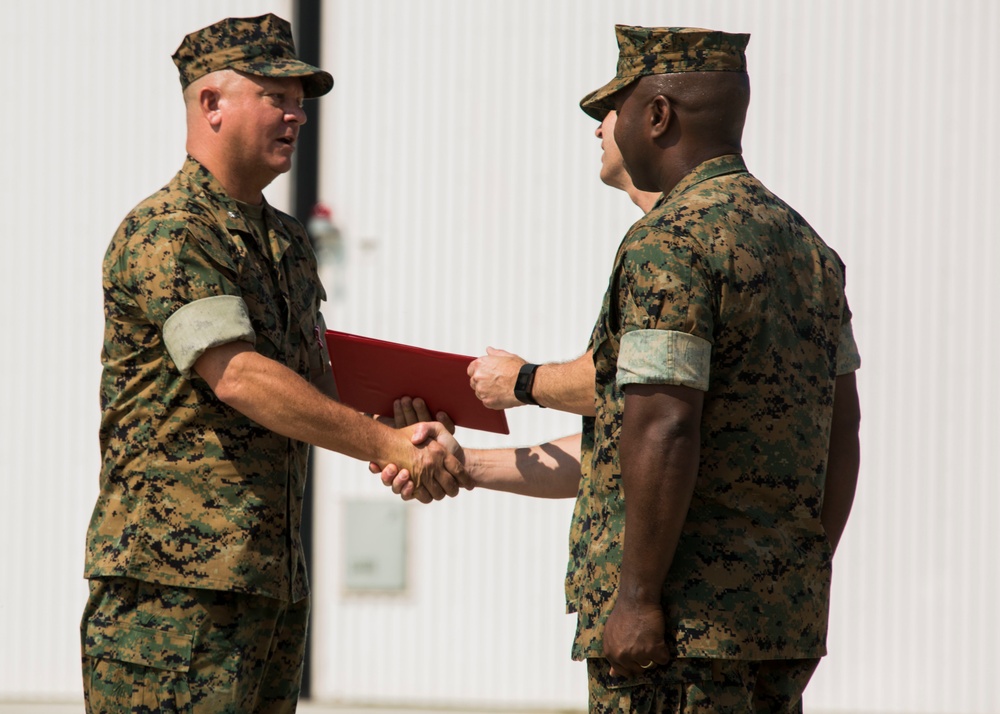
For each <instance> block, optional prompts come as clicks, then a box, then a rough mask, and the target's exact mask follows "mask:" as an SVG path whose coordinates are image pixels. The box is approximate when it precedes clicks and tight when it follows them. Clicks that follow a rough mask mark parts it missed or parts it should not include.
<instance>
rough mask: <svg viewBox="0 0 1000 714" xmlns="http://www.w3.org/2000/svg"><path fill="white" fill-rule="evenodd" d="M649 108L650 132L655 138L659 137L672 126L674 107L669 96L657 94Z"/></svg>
mask: <svg viewBox="0 0 1000 714" xmlns="http://www.w3.org/2000/svg"><path fill="white" fill-rule="evenodd" d="M649 110H650V111H649V122H650V126H649V129H650V134H651V135H652V137H653V138H654V139H659V138H660V137H661V136H664V135H665V134H666V133H667V129H669V128H670V122H671V121H672V120H673V117H674V111H673V107H672V106H671V105H670V100H669V99H668V98H667V97H665V96H663V95H662V94H657V95H656V96H655V97H653V99H652V101H650V103H649Z"/></svg>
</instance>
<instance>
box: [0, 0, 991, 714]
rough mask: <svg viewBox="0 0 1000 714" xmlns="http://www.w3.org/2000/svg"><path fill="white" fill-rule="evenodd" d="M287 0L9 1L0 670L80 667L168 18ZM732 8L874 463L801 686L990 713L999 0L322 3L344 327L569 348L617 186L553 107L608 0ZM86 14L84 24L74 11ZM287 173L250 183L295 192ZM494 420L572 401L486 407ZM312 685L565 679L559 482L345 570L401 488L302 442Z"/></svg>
mask: <svg viewBox="0 0 1000 714" xmlns="http://www.w3.org/2000/svg"><path fill="white" fill-rule="evenodd" d="M290 5H291V3H290V2H287V1H286V2H279V3H276V4H275V3H268V4H266V5H265V4H264V3H260V2H256V1H250V0H247V1H243V0H232V1H226V0H210V1H207V2H200V3H196V4H194V3H179V4H174V5H170V6H169V7H168V6H167V5H163V4H157V3H151V4H150V3H133V2H127V1H126V0H114V1H112V2H105V3H100V4H98V5H93V4H90V5H85V4H80V3H72V2H69V1H68V0H63V1H59V0H44V1H41V2H35V3H24V2H20V3H13V4H12V6H11V7H10V8H8V9H7V18H8V20H9V21H8V23H7V24H6V25H5V27H4V29H3V30H2V32H3V33H4V35H3V37H4V42H2V43H0V58H2V60H3V65H4V66H6V67H23V66H24V58H25V57H30V58H31V70H30V72H25V73H24V74H20V75H15V76H14V77H13V78H12V79H11V80H10V81H11V83H12V84H13V88H14V91H13V92H12V93H9V94H8V95H7V103H6V104H5V108H6V109H7V111H5V112H4V113H3V114H2V118H0V128H2V130H3V132H2V133H3V136H5V137H6V138H7V139H8V143H7V151H8V153H7V156H8V162H7V167H8V170H7V171H4V172H3V173H2V175H0V195H2V196H3V199H2V200H3V201H4V208H5V209H6V210H5V217H6V218H7V236H8V248H7V251H8V254H7V260H5V261H3V262H0V299H2V304H3V306H4V310H3V311H2V312H0V334H2V335H4V338H3V339H4V348H3V349H2V350H0V375H2V377H0V378H2V380H3V388H2V396H3V399H2V401H0V404H2V406H0V409H2V415H3V420H2V424H0V425H2V428H0V483H2V484H3V488H4V494H5V497H4V498H3V499H0V538H2V542H3V543H4V546H3V548H4V550H3V572H4V577H3V578H0V625H2V628H3V632H4V633H5V639H4V645H3V646H2V647H0V699H2V698H12V697H78V696H79V675H78V660H77V657H78V654H77V653H78V649H77V648H78V645H77V633H76V626H77V621H78V619H79V614H80V609H81V607H82V603H83V599H84V598H85V585H84V583H83V581H82V579H81V578H80V574H81V572H82V566H83V540H84V532H85V528H86V523H87V519H88V518H89V515H90V509H91V507H92V504H93V498H94V496H95V493H96V478H97V470H98V466H99V454H98V453H97V446H96V438H97V418H98V414H97V383H98V377H99V364H98V355H99V352H100V341H101V323H102V319H101V314H100V300H101V295H100V287H99V272H100V261H101V257H102V255H103V252H104V248H105V246H106V245H107V241H108V239H109V238H110V235H111V233H112V232H113V230H114V228H115V226H116V225H117V223H118V221H119V220H120V219H121V218H122V216H123V215H124V214H125V212H126V211H127V210H128V209H129V208H130V207H131V206H132V205H133V204H134V203H135V202H136V201H137V200H139V199H140V198H142V197H143V196H145V195H146V194H148V193H149V192H151V191H152V190H153V189H155V188H156V187H157V186H159V185H161V184H162V183H163V182H165V181H166V180H167V179H168V178H169V177H170V175H171V174H172V173H173V172H174V171H175V170H176V169H177V167H178V166H179V165H180V162H181V160H182V158H183V124H182V121H183V115H182V110H181V104H180V98H179V92H178V87H177V84H176V82H177V80H176V74H175V70H174V68H173V65H172V64H171V63H170V60H169V55H170V53H171V52H172V51H173V50H174V49H175V47H176V45H177V43H178V42H179V40H180V38H181V37H182V36H183V35H184V34H185V33H186V32H188V31H190V30H192V29H195V28H197V27H201V26H203V25H205V24H208V23H210V22H212V21H214V20H216V19H218V18H220V17H223V16H226V15H251V14H257V13H260V12H264V11H267V10H273V11H275V12H278V13H279V14H284V15H285V16H289V15H290ZM616 21H617V22H626V23H638V24H669V25H696V26H708V27H719V28H723V29H729V30H733V31H749V32H751V33H752V35H753V37H752V39H751V43H750V47H749V50H748V56H749V62H750V70H751V76H752V82H753V92H754V97H753V101H752V103H751V108H750V114H749V118H748V124H747V130H746V135H745V141H744V149H745V154H746V156H747V160H748V163H749V165H750V167H751V170H752V171H754V173H755V174H757V175H758V176H759V177H760V178H761V179H762V180H763V181H764V182H765V183H766V184H767V185H769V186H770V187H772V188H773V189H775V190H776V191H777V192H778V193H779V194H780V195H782V196H783V197H785V198H787V199H788V200H789V201H790V202H791V203H792V204H793V205H794V206H795V207H796V208H798V209H799V210H800V211H801V212H802V213H803V215H805V216H806V217H807V218H808V219H809V220H810V222H811V223H813V225H815V226H816V227H817V229H818V230H819V231H820V233H821V234H822V235H823V236H824V237H826V239H827V240H828V242H829V243H830V244H831V245H832V246H833V247H834V248H836V249H837V250H838V252H839V253H840V254H841V256H842V257H843V258H844V259H845V261H846V262H847V264H848V266H849V267H848V291H849V296H850V299H851V305H852V308H853V310H854V312H855V316H856V318H855V329H856V333H857V337H858V341H859V343H860V345H861V349H862V353H863V357H864V366H863V368H862V371H861V372H860V373H859V383H860V386H861V390H862V402H863V409H864V415H865V416H864V424H863V452H864V457H863V459H864V460H863V469H862V479H861V484H860V488H859V493H858V500H857V505H856V508H855V513H854V516H853V518H852V521H851V523H850V524H849V526H848V531H847V534H846V536H845V538H844V541H843V543H842V545H841V549H840V552H839V553H838V556H837V561H836V574H835V583H834V602H833V611H832V620H831V632H830V643H829V644H830V655H829V656H828V657H827V658H826V659H825V660H824V662H823V663H822V665H821V666H820V669H819V671H818V673H817V675H816V677H815V679H814V682H813V683H812V685H811V686H810V690H809V692H808V693H807V711H812V712H822V711H844V712H846V711H857V712H887V713H888V712H893V713H896V712H898V713H900V714H902V713H904V712H905V713H908V714H924V713H927V714H987V713H989V712H993V711H995V708H996V702H995V699H996V698H995V696H993V695H992V691H991V686H992V679H993V675H994V674H995V672H996V671H997V668H998V665H1000V660H998V657H997V655H996V651H995V647H994V643H993V640H994V639H995V633H997V632H1000V615H998V614H997V608H996V603H997V602H998V601H1000V555H998V551H997V549H996V548H995V547H993V545H994V544H996V543H997V542H998V540H1000V520H998V519H997V518H996V513H997V511H998V507H1000V486H998V482H997V479H996V467H995V462H996V458H995V454H994V452H995V449H996V441H997V436H998V434H1000V419H998V417H997V414H996V410H995V405H996V404H997V403H998V402H1000V376H998V373H997V370H996V369H995V367H994V363H995V362H996V359H995V357H994V355H995V353H996V352H997V350H998V349H1000V327H998V324H1000V314H998V313H1000V310H998V306H1000V288H998V287H997V281H996V279H995V277H994V273H995V271H996V266H997V265H998V251H997V247H996V240H997V237H998V235H1000V226H998V225H997V219H996V212H995V210H993V208H992V204H993V199H994V196H995V194H996V193H997V191H998V189H1000V184H998V180H997V178H996V172H995V169H994V168H993V167H994V166H995V164H996V161H997V159H998V158H1000V146H998V132H997V131H996V127H995V117H996V116H997V115H998V114H1000V90H998V88H997V83H996V81H995V77H993V76H992V68H994V67H996V66H997V65H998V61H1000V57H998V50H997V46H996V43H995V42H994V41H993V40H994V38H995V36H996V34H997V31H998V30H1000V7H998V6H997V4H996V3H994V2H991V0H956V1H954V2H951V3H938V2H932V1H931V0H919V1H917V2H903V1H902V0H885V1H884V2H881V3H870V2H862V1H861V0H841V1H840V2H814V3H801V2H794V0H757V2H754V3H746V2H738V1H737V0H700V1H698V2H696V1H695V0H679V1H677V2H673V3H668V4H664V3H662V2H653V1H652V0H642V1H639V0H635V1H623V2H618V3H607V2H597V1H596V0H594V1H592V0H586V1H585V2H581V1H579V0H578V1H576V2H571V1H570V0H551V1H549V2H544V3H537V2H529V1H528V0H507V1H506V2H503V3H499V2H498V3H490V2H461V1H460V0H421V2H408V1H404V0H369V1H368V2H364V3H361V2H353V1H349V0H343V1H341V2H335V1H329V0H328V2H326V3H325V4H324V43H325V47H324V51H325V53H326V59H325V62H324V64H325V65H327V66H328V67H329V68H330V69H331V70H332V71H333V74H334V76H335V77H336V87H335V89H334V91H333V93H332V94H331V95H329V96H328V97H326V98H324V99H322V100H320V101H322V102H324V105H323V106H324V111H323V119H322V121H323V122H324V126H323V146H322V152H323V154H322V165H321V171H322V195H323V197H324V198H325V200H326V201H328V202H329V203H330V204H331V205H332V207H333V208H334V210H335V212H336V219H337V221H338V223H339V225H340V227H341V228H342V230H343V235H344V241H345V260H344V261H343V263H341V264H339V265H328V266H327V267H326V268H325V270H324V273H325V274H324V280H325V282H326V283H327V287H328V292H329V293H330V295H331V300H330V301H329V303H328V304H327V307H326V308H325V311H324V312H325V313H326V316H327V319H328V322H329V323H330V325H331V326H334V327H338V328H341V329H345V330H352V331H357V332H362V333H365V334H369V335H373V336H376V337H383V338H387V339H394V340H403V341H409V342H413V343H415V344H420V345H424V346H427V347H432V348H437V349H446V350H455V351H459V352H465V353H470V354H478V353H480V352H481V351H482V350H483V349H484V348H485V347H486V346H487V345H493V346H497V347H502V348H506V349H510V350H513V351H515V352H518V353H520V354H522V355H524V356H525V357H527V358H529V359H531V360H533V361H545V360H553V359H569V358H572V357H575V356H576V355H578V354H579V353H580V352H581V351H582V350H583V349H584V348H585V346H586V340H587V337H588V335H589V332H590V329H591V326H592V323H593V320H594V317H595V316H596V312H597V309H598V307H599V303H600V298H601V295H602V293H603V290H604V287H605V285H606V280H607V273H608V270H609V267H610V261H611V259H612V257H613V254H614V249H615V246H616V245H617V243H618V240H619V239H620V237H621V235H622V234H623V233H624V231H625V230H626V229H627V227H628V225H629V224H630V223H631V222H632V221H633V220H635V218H637V217H638V211H637V209H636V208H635V207H634V206H632V205H631V204H630V203H629V202H628V201H627V199H626V198H625V197H624V196H623V195H622V194H620V193H618V192H616V191H612V190H610V189H607V188H606V187H604V186H602V185H601V184H600V183H599V182H598V181H597V171H598V168H599V165H600V163H599V153H600V152H599V149H598V141H597V139H596V138H594V137H593V135H592V132H593V129H594V122H593V121H591V120H589V119H587V118H586V117H585V116H584V115H583V114H582V113H581V112H580V111H579V110H578V109H577V108H576V103H577V101H578V100H579V98H580V97H581V96H582V95H583V94H584V93H586V92H587V91H589V90H591V89H594V88H595V87H596V86H598V85H599V84H601V83H603V82H604V81H605V80H606V79H608V78H609V77H610V75H611V72H612V68H613V66H614V61H615V56H616V48H615V45H614V40H613V34H612V29H611V26H612V24H613V23H614V22H616ZM95 38H98V39H97V40H95ZM287 193H288V182H287V179H283V180H281V181H278V182H276V183H275V184H274V186H273V187H272V188H271V189H270V190H269V197H270V199H271V200H272V201H273V202H274V203H275V204H276V205H278V206H284V205H285V204H286V203H287ZM509 418H510V422H511V429H512V434H511V436H510V438H509V439H503V438H499V437H492V436H489V435H484V434H480V433H476V432H462V431H460V433H459V436H460V437H461V439H462V440H463V442H464V443H466V444H467V445H469V446H500V445H503V444H508V443H510V444H529V443H536V442H538V441H541V440H544V439H547V438H551V437H555V436H560V435H562V434H566V433H570V432H571V431H573V430H574V429H576V428H577V427H578V422H577V420H575V419H574V418H572V417H569V416H565V415H559V414H556V413H552V412H551V411H543V410H537V409H517V410H513V411H511V412H510V413H509ZM318 462H319V463H318V470H317V484H316V485H317V503H316V509H315V510H316V518H317V521H318V538H317V543H318V546H317V548H318V554H317V556H318V558H317V559H318V563H317V568H316V571H315V572H314V574H313V582H314V587H315V596H314V612H315V619H314V623H313V637H312V642H313V651H314V655H315V665H316V667H315V670H314V673H313V675H314V677H313V686H314V690H315V691H316V693H317V694H318V695H321V696H322V697H323V698H325V699H328V700H339V701H354V702H365V703H376V704H379V703H380V704H386V703H400V704H410V705H420V704H441V705H448V706H456V707H457V706H462V705H463V704H464V705H476V706H483V707H485V706H495V707H504V706H510V707H516V706H520V707H526V706H535V707H553V708H555V707H572V706H577V707H580V706H583V703H584V701H585V682H584V679H585V678H584V672H583V668H582V666H581V665H579V664H573V663H571V662H570V661H569V657H568V653H569V646H570V641H571V637H572V629H573V621H572V618H570V617H568V616H566V615H564V614H563V607H564V606H563V603H562V575H563V570H564V567H565V553H566V535H567V530H568V524H569V516H570V507H571V505H570V504H569V503H568V502H558V503H557V502H545V501H529V500H527V499H518V498H516V497H513V496H507V495H501V494H491V493H488V492H482V491H476V492H473V493H463V494H462V495H460V496H459V498H457V499H454V500H449V501H447V502H444V503H439V504H434V505H433V506H430V507H416V506H414V507H413V508H412V511H411V514H410V515H411V520H410V532H411V540H410V549H411V551H410V559H409V584H408V589H407V591H406V592H405V593H404V594H403V595H401V596H378V597H375V596H350V597H348V596H347V595H345V594H344V592H343V589H342V582H341V578H340V575H339V573H340V570H339V569H340V567H341V565H342V562H341V560H342V553H341V551H340V543H341V541H342V528H343V517H342V513H343V508H344V504H345V502H346V500H348V499H350V498H355V497H370V498H389V497H390V496H389V495H388V494H387V493H385V492H384V490H383V489H382V487H381V486H380V485H379V484H378V482H377V480H376V479H375V478H374V477H372V476H371V475H369V474H368V473H367V471H366V469H365V467H364V465H363V464H357V463H355V462H352V461H349V460H347V459H342V458H339V457H334V456H331V455H329V454H321V455H320V458H319V459H318Z"/></svg>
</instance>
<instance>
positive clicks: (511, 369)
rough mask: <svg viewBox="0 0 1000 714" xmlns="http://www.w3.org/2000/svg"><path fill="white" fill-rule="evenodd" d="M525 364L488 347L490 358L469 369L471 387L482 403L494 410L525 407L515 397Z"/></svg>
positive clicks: (512, 356)
mask: <svg viewBox="0 0 1000 714" xmlns="http://www.w3.org/2000/svg"><path fill="white" fill-rule="evenodd" d="M525 363H526V361H525V360H523V359H521V358H520V357H518V356H517V355H516V354H513V353H511V352H507V351H505V350H498V349H494V348H492V347H487V348H486V354H485V355H483V356H482V357H480V358H479V359H477V360H473V361H472V364H470V365H469V371H468V374H469V384H470V385H471V386H472V390H473V391H474V392H475V393H476V397H478V398H479V401H481V402H482V403H483V404H484V405H486V406H487V407H489V408H490V409H509V408H510V407H523V406H524V404H523V403H522V402H520V401H518V399H517V397H515V396H514V383H515V382H517V373H518V371H519V370H520V369H521V366H522V365H524V364H525Z"/></svg>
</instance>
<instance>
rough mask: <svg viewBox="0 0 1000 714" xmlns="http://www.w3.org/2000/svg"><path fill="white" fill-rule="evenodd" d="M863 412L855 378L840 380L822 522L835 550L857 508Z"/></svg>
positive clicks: (851, 375) (834, 411) (836, 391)
mask: <svg viewBox="0 0 1000 714" xmlns="http://www.w3.org/2000/svg"><path fill="white" fill-rule="evenodd" d="M860 421H861V409H860V406H859V404H858V396H857V385H856V383H855V379H854V375H853V374H850V375H844V376H841V377H838V378H837V387H836V390H835V392H834V407H833V423H832V424H831V427H830V452H829V455H828V457H827V466H826V484H825V486H824V489H823V510H822V513H821V515H820V520H821V521H822V523H823V529H824V530H825V531H826V535H827V538H829V540H830V545H831V547H832V548H833V550H834V551H836V550H837V546H838V545H839V544H840V538H841V536H842V535H843V534H844V528H845V527H846V525H847V519H848V517H849V516H850V515H851V508H852V506H853V505H854V494H855V491H856V490H857V485H858V472H859V470H860V468H861V442H860V439H859V437H858V429H859V426H860Z"/></svg>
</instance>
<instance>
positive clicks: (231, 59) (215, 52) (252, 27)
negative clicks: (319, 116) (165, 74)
mask: <svg viewBox="0 0 1000 714" xmlns="http://www.w3.org/2000/svg"><path fill="white" fill-rule="evenodd" d="M173 59H174V64H176V65H177V69H178V71H179V72H180V75H181V87H182V88H184V89H187V86H188V85H189V84H191V82H193V81H194V80H196V79H198V78H199V77H203V76H205V75H206V74H208V73H209V72H216V71H218V70H220V69H236V70H239V71H240V72H246V73H247V74H252V75H255V76H258V77H301V78H302V89H303V90H304V92H305V95H306V97H321V96H323V95H324V94H326V93H327V92H329V91H330V90H331V89H332V88H333V77H332V76H330V74H329V72H324V71H323V70H321V69H320V68H319V67H313V66H312V65H311V64H306V63H305V62H303V61H301V60H300V59H299V58H298V57H296V56H295V41H294V40H293V39H292V26H291V25H290V24H289V23H288V21H287V20H282V19H281V18H280V17H278V16H277V15H274V14H272V13H268V14H266V15H261V16H259V17H228V18H226V19H225V20H220V21H219V22H217V23H215V24H214V25H209V26H208V27H205V28H202V29H201V30H198V31H196V32H192V33H191V34H190V35H188V36H187V37H185V38H184V41H183V42H181V45H180V47H178V48H177V51H176V52H174V54H173Z"/></svg>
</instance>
